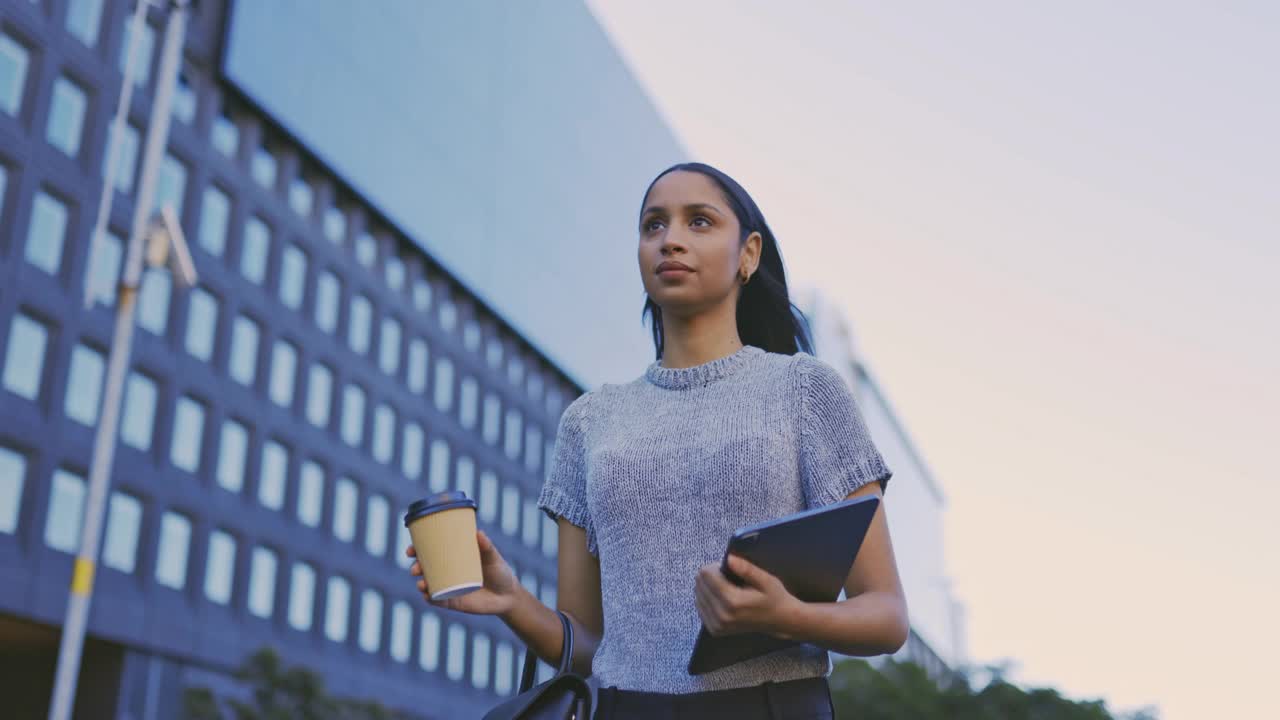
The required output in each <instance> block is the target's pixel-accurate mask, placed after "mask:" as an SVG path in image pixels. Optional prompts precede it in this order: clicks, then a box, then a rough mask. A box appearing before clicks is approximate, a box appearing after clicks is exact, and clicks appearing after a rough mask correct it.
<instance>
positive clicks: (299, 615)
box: [289, 562, 316, 630]
mask: <svg viewBox="0 0 1280 720" xmlns="http://www.w3.org/2000/svg"><path fill="white" fill-rule="evenodd" d="M315 595H316V571H315V570H313V569H312V568H311V566H310V565H308V564H306V563H301V562H298V563H294V564H293V572H292V573H291V574H290V577H289V624H290V625H292V626H293V628H294V629H296V630H310V629H311V609H312V606H313V605H314V603H315Z"/></svg>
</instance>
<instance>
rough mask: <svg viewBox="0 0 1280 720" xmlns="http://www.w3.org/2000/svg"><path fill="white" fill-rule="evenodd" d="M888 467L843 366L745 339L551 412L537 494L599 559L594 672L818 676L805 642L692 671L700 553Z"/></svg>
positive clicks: (719, 552)
mask: <svg viewBox="0 0 1280 720" xmlns="http://www.w3.org/2000/svg"><path fill="white" fill-rule="evenodd" d="M890 475H891V473H890V470H889V468H888V467H886V466H885V464H884V461H883V459H882V458H881V456H880V453H879V452H878V451H877V449H876V447H875V445H874V444H873V443H872V441H871V438H870V436H869V434H868V433H867V430H866V427H865V425H864V422H863V419H862V417H861V415H860V413H859V411H858V409H857V407H856V405H855V402H854V398H853V394H852V393H851V392H850V390H849V387H848V386H847V385H846V384H845V382H844V380H843V379H842V378H841V377H840V376H839V375H838V374H837V373H836V371H835V370H834V369H833V368H832V367H831V366H830V365H828V364H826V363H825V362H824V361H822V360H819V359H817V358H815V357H814V356H812V355H810V354H808V353H803V352H801V353H797V354H795V355H784V354H780V353H772V352H767V351H765V350H762V349H760V348H758V347H755V346H752V345H746V346H744V347H743V348H742V349H740V350H738V351H737V352H735V353H733V354H732V355H727V356H725V357H722V358H718V359H716V360H712V361H710V362H707V363H704V364H702V365H697V366H694V367H688V368H664V367H662V366H661V365H660V364H659V363H658V362H657V361H655V362H654V363H652V364H651V365H649V367H648V368H646V369H645V371H644V373H643V374H642V375H641V376H640V377H639V378H637V379H635V380H633V381H631V382H629V383H625V384H610V383H605V384H604V385H603V386H602V387H600V388H599V389H597V390H592V391H590V392H587V393H585V394H583V395H581V396H580V397H578V398H577V399H575V400H574V401H573V402H572V403H570V404H569V406H568V407H567V408H566V409H565V412H564V414H563V415H562V416H561V418H560V422H559V428H558V431H557V435H556V440H555V446H554V450H553V453H552V463H551V466H550V467H549V468H548V472H547V478H546V482H545V484H544V485H543V488H542V492H541V494H540V495H539V497H538V507H540V508H542V509H543V511H544V512H546V513H547V515H548V516H550V517H552V518H555V517H557V516H563V517H564V518H565V519H567V520H568V521H569V522H571V523H573V524H574V525H577V526H579V527H582V528H584V529H585V530H586V532H587V546H588V550H589V551H590V552H591V554H592V555H594V556H596V557H598V558H599V561H600V586H601V595H602V601H603V606H604V627H605V630H604V636H603V638H602V639H601V642H600V645H599V647H598V648H597V651H596V654H595V659H594V661H593V663H592V674H593V675H594V676H595V681H596V682H598V683H599V686H601V687H608V686H611V685H615V686H617V687H619V688H622V689H626V690H643V691H648V692H663V693H688V692H696V691H701V690H719V689H725V688H734V687H743V686H749V685H757V684H759V683H762V682H764V681H765V680H773V681H775V682H782V681H785V680H793V679H798V678H806V677H815V676H825V675H827V674H829V673H830V672H831V659H830V657H829V656H828V654H827V651H826V650H824V649H822V648H820V647H818V646H816V645H812V644H802V645H799V646H796V647H792V648H787V649H783V650H779V651H776V652H773V653H770V654H768V655H765V656H761V657H758V658H754V659H751V660H746V661H743V662H740V663H736V664H734V665H730V666H728V667H725V668H721V669H719V670H716V671H713V672H710V673H707V674H703V675H689V673H688V672H687V670H686V668H687V664H688V661H689V655H690V653H691V652H692V650H693V643H694V640H695V639H696V638H697V636H698V628H699V627H700V625H701V618H700V617H699V615H698V610H697V607H696V605H695V604H694V592H693V590H694V579H695V577H696V575H697V571H698V568H699V567H700V566H702V565H704V564H706V563H718V562H720V560H721V558H722V557H723V556H724V550H725V546H726V544H727V542H728V539H729V536H730V535H731V534H732V533H733V531H734V530H736V529H737V528H739V527H741V526H743V525H749V524H753V523H758V522H761V521H764V520H768V519H772V518H776V517H780V516H782V515H788V514H790V513H794V512H799V511H801V510H806V509H810V508H814V507H819V506H822V505H826V504H829V503H833V502H836V501H838V500H842V499H844V498H845V496H846V495H848V494H849V493H850V492H851V491H853V490H855V489H856V488H858V487H861V486H862V485H864V484H865V483H868V482H871V481H879V482H880V484H881V486H882V487H884V486H885V485H887V483H888V480H889V477H890Z"/></svg>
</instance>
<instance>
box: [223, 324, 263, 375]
mask: <svg viewBox="0 0 1280 720" xmlns="http://www.w3.org/2000/svg"><path fill="white" fill-rule="evenodd" d="M227 369H228V372H229V374H230V375H231V379H232V380H235V381H236V382H238V383H240V384H241V385H247V386H250V387H252V386H253V378H254V375H256V374H257V369H258V323H256V322H254V321H252V320H250V319H249V318H247V317H245V316H243V315H237V316H236V319H235V322H234V323H233V324H232V326H231V357H230V359H229V360H228V368H227Z"/></svg>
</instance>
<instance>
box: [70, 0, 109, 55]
mask: <svg viewBox="0 0 1280 720" xmlns="http://www.w3.org/2000/svg"><path fill="white" fill-rule="evenodd" d="M101 21H102V0H71V1H70V2H69V3H67V32H69V33H71V34H72V35H74V36H75V37H76V38H78V39H79V40H80V42H82V43H84V44H85V45H88V46H89V47H93V46H94V45H96V44H98V24H99V23H100V22H101Z"/></svg>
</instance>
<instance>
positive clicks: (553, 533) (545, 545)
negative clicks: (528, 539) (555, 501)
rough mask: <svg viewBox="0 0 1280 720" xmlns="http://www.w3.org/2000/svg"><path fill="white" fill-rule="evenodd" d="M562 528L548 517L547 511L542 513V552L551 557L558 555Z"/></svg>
mask: <svg viewBox="0 0 1280 720" xmlns="http://www.w3.org/2000/svg"><path fill="white" fill-rule="evenodd" d="M559 541H560V528H559V527H557V526H556V521H555V520H552V519H551V518H549V517H547V516H546V514H545V513H543V515H542V554H543V555H546V556H547V557H549V558H553V557H555V556H556V552H557V551H558V550H559V549H560V548H559V546H560V542H559Z"/></svg>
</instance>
